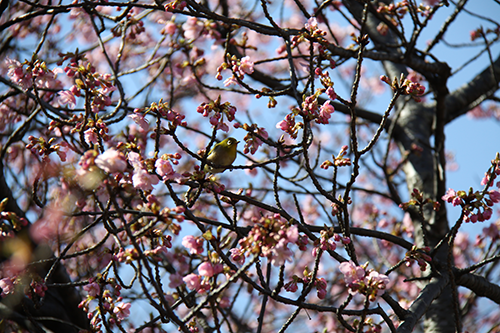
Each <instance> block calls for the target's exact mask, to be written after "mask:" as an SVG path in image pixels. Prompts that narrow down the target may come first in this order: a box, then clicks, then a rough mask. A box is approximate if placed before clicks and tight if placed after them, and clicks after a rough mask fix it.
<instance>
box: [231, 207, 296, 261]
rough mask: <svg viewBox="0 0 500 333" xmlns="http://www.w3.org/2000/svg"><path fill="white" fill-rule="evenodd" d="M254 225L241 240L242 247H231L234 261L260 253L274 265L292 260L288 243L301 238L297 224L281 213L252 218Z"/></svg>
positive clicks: (243, 259)
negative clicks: (289, 221) (291, 222)
mask: <svg viewBox="0 0 500 333" xmlns="http://www.w3.org/2000/svg"><path fill="white" fill-rule="evenodd" d="M252 221H253V223H254V227H253V228H252V230H250V232H249V233H248V236H246V237H245V238H243V239H241V240H240V241H239V245H240V248H234V249H231V250H230V251H231V258H232V260H233V261H235V262H238V263H240V264H241V263H243V262H244V261H245V254H246V255H250V254H253V255H259V256H261V257H266V258H267V259H269V260H271V263H272V264H273V265H274V266H281V265H283V264H284V263H285V261H289V262H290V261H291V260H292V254H293V253H292V251H291V250H290V249H289V248H288V244H293V243H296V242H297V241H298V240H299V232H298V229H297V226H296V225H291V224H290V223H288V222H287V220H286V219H284V218H283V217H281V216H280V215H279V214H274V215H268V216H265V217H262V218H260V219H257V218H256V217H254V218H253V219H252Z"/></svg>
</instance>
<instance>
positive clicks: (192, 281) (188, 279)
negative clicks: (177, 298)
mask: <svg viewBox="0 0 500 333" xmlns="http://www.w3.org/2000/svg"><path fill="white" fill-rule="evenodd" d="M182 280H183V281H184V283H186V286H187V287H188V288H189V289H191V290H198V289H199V288H200V286H201V277H200V276H199V275H196V274H194V273H191V274H188V275H186V276H185V277H184V278H182Z"/></svg>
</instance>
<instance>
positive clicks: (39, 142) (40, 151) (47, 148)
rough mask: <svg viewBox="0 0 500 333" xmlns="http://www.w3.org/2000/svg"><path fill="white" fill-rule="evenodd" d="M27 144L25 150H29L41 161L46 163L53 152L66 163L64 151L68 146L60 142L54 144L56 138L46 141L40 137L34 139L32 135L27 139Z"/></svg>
mask: <svg viewBox="0 0 500 333" xmlns="http://www.w3.org/2000/svg"><path fill="white" fill-rule="evenodd" d="M28 140H29V143H28V144H27V145H26V149H29V150H31V152H32V153H33V154H36V155H38V156H40V157H42V160H43V161H45V162H48V160H49V155H50V154H52V153H53V152H55V153H56V154H57V155H58V156H59V158H60V159H61V161H63V162H64V161H66V151H65V150H66V149H67V147H68V144H67V143H66V142H61V143H57V144H54V142H55V141H56V138H50V139H49V140H48V141H47V140H46V139H44V138H42V137H40V138H36V137H34V136H33V135H30V136H29V137H28Z"/></svg>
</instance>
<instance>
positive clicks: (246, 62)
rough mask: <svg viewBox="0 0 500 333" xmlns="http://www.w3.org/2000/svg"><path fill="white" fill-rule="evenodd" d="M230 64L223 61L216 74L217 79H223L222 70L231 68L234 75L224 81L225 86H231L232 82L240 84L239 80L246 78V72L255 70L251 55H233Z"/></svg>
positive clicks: (249, 72)
mask: <svg viewBox="0 0 500 333" xmlns="http://www.w3.org/2000/svg"><path fill="white" fill-rule="evenodd" d="M230 62H231V63H230V64H228V63H226V62H225V63H223V64H222V65H220V66H219V67H218V68H217V74H216V75H215V77H216V79H217V80H219V81H220V80H222V74H221V72H222V71H223V70H225V69H228V68H231V71H232V72H233V75H232V76H231V77H230V78H228V79H226V80H225V81H224V86H226V87H227V86H230V85H232V84H235V85H240V83H239V81H241V80H243V79H244V78H245V74H252V73H253V71H254V63H253V62H252V61H251V60H250V57H249V56H246V57H243V58H241V59H238V58H236V56H234V55H233V56H232V57H231V58H230Z"/></svg>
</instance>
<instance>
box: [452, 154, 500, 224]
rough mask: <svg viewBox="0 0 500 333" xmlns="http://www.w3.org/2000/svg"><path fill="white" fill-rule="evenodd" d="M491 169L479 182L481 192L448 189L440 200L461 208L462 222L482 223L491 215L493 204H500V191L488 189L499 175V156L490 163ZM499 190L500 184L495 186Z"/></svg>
mask: <svg viewBox="0 0 500 333" xmlns="http://www.w3.org/2000/svg"><path fill="white" fill-rule="evenodd" d="M491 165H492V166H491V167H490V168H489V170H488V171H487V172H486V173H485V175H484V178H483V179H482V181H481V185H483V186H485V189H484V190H483V191H473V189H472V188H470V189H469V191H468V192H466V191H455V190H453V189H451V188H450V189H448V191H447V192H446V194H445V195H443V197H442V199H443V201H445V202H448V203H451V204H452V205H453V206H461V207H462V210H463V214H464V216H463V220H464V221H465V222H472V223H475V222H478V221H479V222H484V221H487V220H489V219H490V218H491V216H492V215H493V209H492V208H491V207H493V205H494V204H497V203H499V202H500V191H499V190H496V189H490V188H491V187H492V186H494V185H495V179H496V177H497V176H498V175H500V154H498V153H497V156H496V157H495V159H494V160H492V161H491ZM496 186H497V188H500V182H497V184H496Z"/></svg>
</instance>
